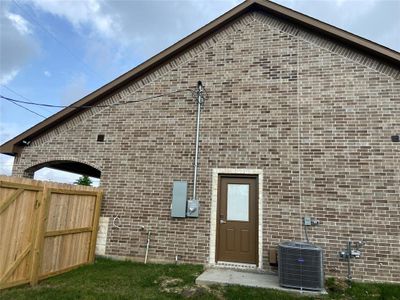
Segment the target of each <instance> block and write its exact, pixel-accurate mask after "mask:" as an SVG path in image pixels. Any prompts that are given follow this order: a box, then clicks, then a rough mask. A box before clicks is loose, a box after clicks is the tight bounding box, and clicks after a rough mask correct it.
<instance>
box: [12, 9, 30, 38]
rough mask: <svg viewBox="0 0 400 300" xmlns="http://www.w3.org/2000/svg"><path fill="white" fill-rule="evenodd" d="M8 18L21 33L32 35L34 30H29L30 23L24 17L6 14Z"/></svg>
mask: <svg viewBox="0 0 400 300" xmlns="http://www.w3.org/2000/svg"><path fill="white" fill-rule="evenodd" d="M6 17H7V18H8V19H9V20H10V21H11V23H12V24H13V26H14V27H15V28H16V29H17V30H18V32H19V33H21V34H30V33H32V30H31V29H30V28H29V23H28V21H27V20H25V19H24V18H23V17H22V16H20V15H17V14H13V13H10V12H8V13H6Z"/></svg>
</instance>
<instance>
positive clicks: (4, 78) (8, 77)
mask: <svg viewBox="0 0 400 300" xmlns="http://www.w3.org/2000/svg"><path fill="white" fill-rule="evenodd" d="M18 73H19V70H17V69H13V70H9V71H8V72H4V73H1V74H0V84H1V85H7V84H8V83H10V82H11V81H12V80H13V79H14V78H15V77H16V76H17V75H18Z"/></svg>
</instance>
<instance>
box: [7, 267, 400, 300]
mask: <svg viewBox="0 0 400 300" xmlns="http://www.w3.org/2000/svg"><path fill="white" fill-rule="evenodd" d="M202 271H203V267H202V266H200V265H161V264H147V265H144V264H141V263H134V262H121V261H112V260H107V259H98V260H97V261H96V262H95V264H94V265H90V266H85V267H82V268H79V269H76V270H74V271H71V272H68V273H65V274H63V275H59V276H56V277H52V278H49V279H46V280H44V281H42V282H40V284H39V285H38V286H36V287H33V288H31V287H29V286H22V287H15V288H11V289H8V290H4V291H0V299H1V300H6V299H10V300H11V299H12V300H17V299H52V300H53V299H55V300H64V299H187V298H190V299H273V300H275V299H324V300H330V299H360V300H364V299H388V300H389V299H391V300H392V299H393V300H394V299H400V285H391V284H364V283H354V284H353V285H352V287H351V288H348V287H347V286H346V284H344V283H338V282H336V281H334V280H332V279H330V280H328V282H327V288H328V290H330V293H329V295H326V296H318V297H310V296H303V295H300V294H299V293H285V292H281V291H274V290H266V289H257V288H246V287H239V286H228V287H223V286H214V287H211V288H207V287H197V286H196V285H195V284H194V281H195V279H196V277H197V276H198V275H200V274H201V272H202Z"/></svg>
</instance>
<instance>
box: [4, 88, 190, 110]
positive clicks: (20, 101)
mask: <svg viewBox="0 0 400 300" xmlns="http://www.w3.org/2000/svg"><path fill="white" fill-rule="evenodd" d="M185 91H191V90H190V89H180V90H176V91H172V92H169V93H165V94H159V95H154V96H150V97H146V98H142V99H137V100H127V101H120V102H117V103H114V104H110V105H78V106H76V105H53V104H47V103H37V102H30V101H22V100H17V99H12V98H9V97H5V96H2V95H0V98H2V99H4V100H7V101H10V102H12V103H14V104H18V103H22V104H27V105H35V106H45V107H56V108H92V107H103V108H107V107H114V106H117V105H125V104H130V103H137V102H143V101H148V100H153V99H157V98H161V97H164V96H169V95H173V94H177V93H180V92H185Z"/></svg>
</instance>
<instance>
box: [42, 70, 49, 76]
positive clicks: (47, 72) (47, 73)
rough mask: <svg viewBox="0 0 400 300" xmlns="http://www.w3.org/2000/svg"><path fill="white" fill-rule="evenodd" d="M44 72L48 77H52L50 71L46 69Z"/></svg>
mask: <svg viewBox="0 0 400 300" xmlns="http://www.w3.org/2000/svg"><path fill="white" fill-rule="evenodd" d="M43 74H44V76H46V77H51V72H50V71H44V72H43Z"/></svg>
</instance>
